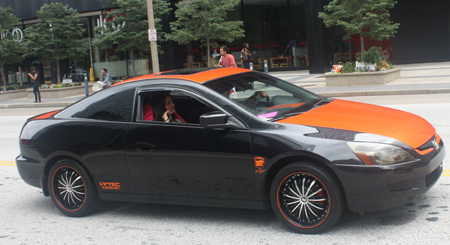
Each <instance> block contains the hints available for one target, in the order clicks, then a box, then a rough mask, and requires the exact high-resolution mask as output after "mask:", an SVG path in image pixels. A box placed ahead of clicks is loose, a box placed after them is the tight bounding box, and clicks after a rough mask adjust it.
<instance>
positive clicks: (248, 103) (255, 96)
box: [243, 91, 269, 107]
mask: <svg viewBox="0 0 450 245" xmlns="http://www.w3.org/2000/svg"><path fill="white" fill-rule="evenodd" d="M268 96H269V94H268V93H267V91H256V92H255V93H254V94H253V95H252V96H250V97H248V99H246V100H245V101H244V103H243V104H244V105H245V106H247V107H248V106H253V105H254V104H255V102H256V101H257V100H258V98H260V97H262V98H267V97H268Z"/></svg>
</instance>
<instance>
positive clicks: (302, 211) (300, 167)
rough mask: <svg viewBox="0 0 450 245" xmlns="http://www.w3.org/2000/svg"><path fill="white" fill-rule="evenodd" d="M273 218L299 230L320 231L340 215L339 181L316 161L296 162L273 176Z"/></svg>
mask: <svg viewBox="0 0 450 245" xmlns="http://www.w3.org/2000/svg"><path fill="white" fill-rule="evenodd" d="M270 197H271V202H272V207H273V210H274V212H275V214H276V215H277V217H278V218H279V219H280V220H281V221H282V222H283V223H284V224H286V225H287V226H289V227H290V228H291V229H293V230H295V231H296V232H299V233H308V234H315V233H321V232H323V231H325V230H327V229H329V228H330V227H331V226H333V225H334V224H335V223H336V222H337V221H338V220H339V218H340V217H341V215H342V213H343V211H344V206H345V200H344V194H343V192H342V190H341V187H340V185H339V182H338V181H337V180H336V177H334V176H333V175H332V174H330V173H329V171H327V170H326V169H325V168H323V167H321V166H318V165H317V164H312V163H307V162H298V163H292V164H289V165H288V166H286V167H284V168H283V169H282V170H281V171H280V172H278V174H277V175H276V176H275V178H274V181H273V182H272V187H271V192H270Z"/></svg>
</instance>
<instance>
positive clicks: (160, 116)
mask: <svg viewBox="0 0 450 245" xmlns="http://www.w3.org/2000/svg"><path fill="white" fill-rule="evenodd" d="M144 120H146V121H162V122H175V123H186V121H185V120H184V119H183V118H182V117H181V116H180V115H178V114H177V112H176V110H175V104H174V103H173V98H172V95H170V93H169V92H158V93H157V94H156V95H155V96H154V97H153V99H152V100H151V102H149V103H147V104H146V105H145V106H144Z"/></svg>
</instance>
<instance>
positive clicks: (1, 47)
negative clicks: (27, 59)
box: [0, 6, 25, 86]
mask: <svg viewBox="0 0 450 245" xmlns="http://www.w3.org/2000/svg"><path fill="white" fill-rule="evenodd" d="M0 23H1V24H0V33H1V36H2V37H1V40H0V69H1V72H2V77H3V85H4V86H6V75H5V74H4V73H3V65H4V64H14V63H19V62H21V61H22V60H23V58H24V57H23V55H24V53H25V47H24V42H23V40H22V41H21V42H18V41H17V40H15V38H14V37H13V35H12V31H13V29H14V28H15V25H17V24H18V23H19V18H17V17H16V16H15V15H13V9H12V8H11V7H10V6H8V7H6V8H5V7H0Z"/></svg>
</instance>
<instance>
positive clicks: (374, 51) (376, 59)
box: [363, 46, 383, 64]
mask: <svg viewBox="0 0 450 245" xmlns="http://www.w3.org/2000/svg"><path fill="white" fill-rule="evenodd" d="M382 53H383V51H382V50H381V47H375V46H372V47H370V49H369V50H367V51H363V57H364V60H363V61H364V62H365V63H368V64H380V63H381V60H382Z"/></svg>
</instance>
